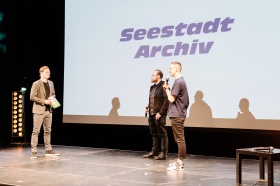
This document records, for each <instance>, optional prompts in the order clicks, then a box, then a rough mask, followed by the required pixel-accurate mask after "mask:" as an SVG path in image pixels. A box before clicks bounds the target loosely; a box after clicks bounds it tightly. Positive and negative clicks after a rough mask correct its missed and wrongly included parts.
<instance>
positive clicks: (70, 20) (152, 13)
mask: <svg viewBox="0 0 280 186" xmlns="http://www.w3.org/2000/svg"><path fill="white" fill-rule="evenodd" d="M278 7H280V1H277V0H272V1H270V2H269V3H268V2H265V1H255V0H254V1H253V0H249V1H241V0H236V1H232V2H228V1H218V0H215V1H211V2H208V1H189V0H175V1H167V0H142V1H129V0H119V1H109V0H104V1H92V0H83V1H77V0H66V1H65V71H64V105H63V115H64V117H63V121H64V122H65V123H88V124H90V123H93V124H94V123H96V124H131V125H147V118H145V117H144V108H145V106H146V105H147V104H148V99H149V89H150V86H151V85H152V84H151V82H150V77H151V74H152V72H153V70H154V69H161V70H162V71H163V73H164V78H163V80H165V77H166V76H169V73H168V68H169V65H170V63H171V62H173V61H179V62H181V64H182V67H183V70H182V73H183V76H184V78H185V80H186V83H187V86H188V91H189V97H190V106H189V109H188V116H187V119H186V126H194V127H219V128H248V129H269V130H280V123H279V118H280V111H279V105H280V96H279V95H280V88H279V85H280V78H279V66H280V65H279V63H280V61H279V60H280V52H279V46H280V36H279V33H280V24H278V22H279V17H280V11H279V10H278ZM173 82H174V79H173V78H170V84H171V87H172V83H173ZM198 91H200V93H202V94H203V98H201V99H202V100H195V98H194V97H195V95H197V94H196V93H197V92H198ZM243 98H245V100H246V101H247V104H248V110H247V114H248V115H247V120H246V119H245V120H244V121H243V122H238V121H237V120H238V117H246V116H245V115H246V113H245V111H244V110H241V108H240V107H239V105H240V104H243V103H241V102H242V100H243V101H244V99H243ZM114 100H118V101H117V102H114ZM195 103H196V105H197V106H195V105H194V104H195ZM199 103H200V104H199ZM114 104H115V106H116V105H117V107H118V108H117V109H115V110H114V111H115V116H114V117H110V116H109V114H110V112H111V110H112V108H113V105H114ZM193 105H194V106H193ZM203 105H204V106H203ZM192 106H193V108H192ZM206 107H207V108H206ZM191 110H193V111H191ZM205 110H208V115H209V113H211V116H209V117H211V119H206V115H207V114H206V113H205V112H206V111H205ZM209 110H210V111H209ZM190 112H192V113H190ZM248 112H249V113H248ZM191 115H193V116H194V117H193V118H196V119H191V117H192V116H191ZM252 118H253V119H255V121H254V122H251V121H249V120H250V119H252ZM167 120H168V119H167Z"/></svg>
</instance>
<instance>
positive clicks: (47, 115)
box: [30, 66, 59, 159]
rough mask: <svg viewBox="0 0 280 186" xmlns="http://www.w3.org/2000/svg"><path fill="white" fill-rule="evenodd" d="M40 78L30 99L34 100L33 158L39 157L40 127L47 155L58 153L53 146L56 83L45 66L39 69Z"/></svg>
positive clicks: (33, 87)
mask: <svg viewBox="0 0 280 186" xmlns="http://www.w3.org/2000/svg"><path fill="white" fill-rule="evenodd" d="M39 73H40V77H41V78H40V79H39V80H37V81H35V82H34V83H33V84H32V88H31V91H30V100H31V101H33V102H34V103H33V109H32V113H33V131H32V136H31V158H32V159H36V158H37V144H38V136H39V133H40V129H41V127H42V125H43V127H44V143H45V148H46V155H56V156H58V155H59V154H58V153H55V152H54V151H53V150H52V146H51V126H52V107H51V104H52V99H53V98H55V90H54V84H53V82H52V81H50V80H49V78H50V74H51V72H50V69H49V67H47V66H43V67H41V68H40V69H39Z"/></svg>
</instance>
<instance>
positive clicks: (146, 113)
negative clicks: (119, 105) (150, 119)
mask: <svg viewBox="0 0 280 186" xmlns="http://www.w3.org/2000/svg"><path fill="white" fill-rule="evenodd" d="M148 108H149V107H148V106H147V107H146V109H148ZM147 115H148V112H145V117H147Z"/></svg>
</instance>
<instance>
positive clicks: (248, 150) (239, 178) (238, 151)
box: [236, 147, 280, 186]
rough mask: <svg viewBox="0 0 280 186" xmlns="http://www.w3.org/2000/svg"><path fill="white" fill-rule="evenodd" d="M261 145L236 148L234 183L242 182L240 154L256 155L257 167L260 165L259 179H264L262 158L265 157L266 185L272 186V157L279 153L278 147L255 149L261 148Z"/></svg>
mask: <svg viewBox="0 0 280 186" xmlns="http://www.w3.org/2000/svg"><path fill="white" fill-rule="evenodd" d="M261 148H262V147H254V148H244V149H236V183H237V184H241V182H242V155H250V156H258V157H259V167H260V170H259V171H260V179H261V180H264V179H265V173H264V169H265V168H264V160H265V159H267V175H268V186H273V184H274V181H273V174H274V173H273V159H274V158H275V157H276V156H277V155H280V149H276V148H274V149H273V151H269V150H255V149H261Z"/></svg>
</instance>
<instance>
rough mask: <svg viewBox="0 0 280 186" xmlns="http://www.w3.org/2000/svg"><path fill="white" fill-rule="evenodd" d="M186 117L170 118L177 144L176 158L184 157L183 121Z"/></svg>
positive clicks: (185, 151)
mask: <svg viewBox="0 0 280 186" xmlns="http://www.w3.org/2000/svg"><path fill="white" fill-rule="evenodd" d="M185 119H186V118H173V117H171V118H170V121H171V126H172V131H173V136H174V140H175V141H176V143H177V145H178V159H180V160H183V159H185V158H186V154H187V150H186V142H185V134H184V121H185Z"/></svg>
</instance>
